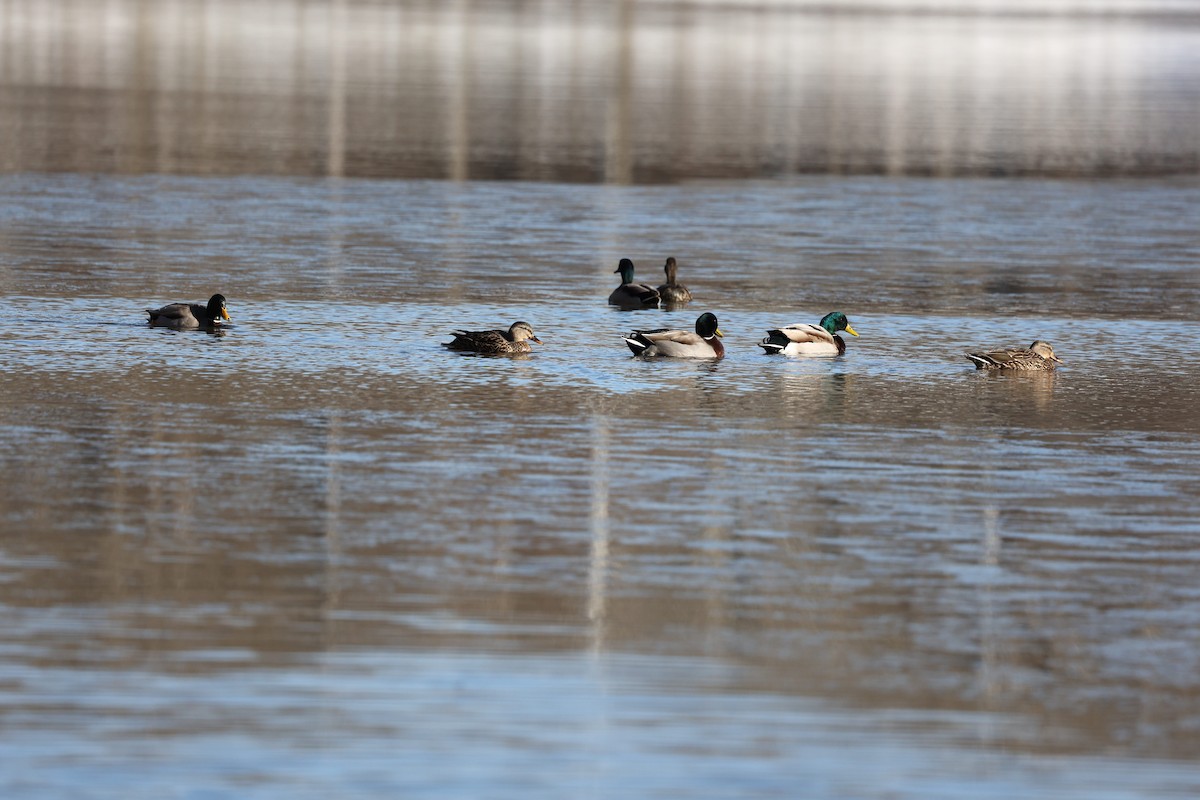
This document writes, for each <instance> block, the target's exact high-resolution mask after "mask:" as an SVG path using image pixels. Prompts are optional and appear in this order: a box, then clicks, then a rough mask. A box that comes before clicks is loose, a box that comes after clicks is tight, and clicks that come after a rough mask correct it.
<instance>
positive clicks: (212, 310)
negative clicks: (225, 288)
mask: <svg viewBox="0 0 1200 800" xmlns="http://www.w3.org/2000/svg"><path fill="white" fill-rule="evenodd" d="M207 310H208V318H209V319H211V320H218V319H224V320H228V319H229V310H228V309H226V308H225V295H223V294H214V295H213V296H212V297H210V298H208V309H207Z"/></svg>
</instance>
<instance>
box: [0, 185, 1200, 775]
mask: <svg viewBox="0 0 1200 800" xmlns="http://www.w3.org/2000/svg"><path fill="white" fill-rule="evenodd" d="M0 200H2V202H0V215H2V218H0V229H2V230H3V231H4V233H3V238H2V239H0V294H2V296H3V303H4V308H5V321H6V324H5V326H4V327H3V329H0V354H2V358H0V415H2V419H3V426H0V468H2V472H3V474H2V480H0V508H2V509H3V510H2V512H0V530H2V536H0V551H2V556H3V561H4V563H5V565H6V569H5V574H4V580H3V581H2V582H0V608H2V609H3V614H4V616H5V618H6V619H7V620H8V624H7V625H6V626H5V632H4V634H3V636H2V638H0V647H2V648H3V651H4V654H5V658H4V659H3V663H2V664H0V696H2V697H3V702H2V703H0V741H2V742H3V747H4V749H5V751H6V752H9V753H12V754H13V756H14V757H13V758H11V759H10V760H9V762H10V763H9V764H7V765H6V767H5V770H4V772H3V777H2V778H0V794H5V795H13V796H22V797H51V796H75V797H79V796H95V797H103V796H114V797H115V796H120V797H160V796H163V795H164V794H178V795H181V796H197V797H198V796H210V795H216V796H220V795H231V796H240V797H283V796H287V797H296V796H329V795H330V794H339V795H357V796H395V795H396V794H397V793H403V794H432V793H435V792H436V793H437V794H438V795H439V796H443V795H449V796H460V797H477V796H480V795H482V794H486V795H487V796H496V797H530V796H547V797H550V796H555V797H557V796H563V795H564V794H566V795H587V796H599V797H604V796H613V795H615V794H618V793H627V792H630V791H634V792H636V793H638V794H640V795H642V796H680V795H687V796H711V797H728V796H731V795H734V794H736V795H738V796H763V797H777V796H794V795H795V794H796V792H797V791H798V787H803V793H804V794H805V795H806V796H813V797H844V796H854V797H922V798H925V797H948V798H949V797H961V796H965V795H970V796H975V797H1012V796H1047V797H1049V796H1053V797H1081V798H1082V797H1087V798H1095V797H1114V798H1118V797H1119V798H1126V797H1147V796H1180V797H1189V796H1195V795H1196V794H1197V792H1200V769H1197V768H1196V766H1195V756H1196V754H1197V752H1200V683H1198V679H1197V675H1200V671H1198V670H1197V667H1198V666H1200V625H1198V624H1197V623H1198V621H1200V590H1197V588H1196V581H1195V576H1196V571H1197V568H1198V566H1200V549H1198V546H1197V542H1198V537H1200V525H1198V523H1197V522H1196V520H1197V518H1198V517H1200V482H1198V481H1197V477H1196V468H1195V465H1196V464H1197V463H1200V462H1198V460H1197V459H1198V456H1200V417H1198V416H1197V413H1196V403H1197V400H1198V399H1200V393H1198V387H1200V380H1198V378H1197V376H1196V373H1195V370H1194V369H1192V368H1191V366H1190V365H1191V364H1192V363H1194V362H1195V360H1196V358H1197V357H1198V356H1200V323H1198V322H1197V321H1196V320H1197V309H1198V308H1200V279H1198V278H1197V274H1196V271H1195V268H1194V265H1195V264H1196V263H1197V260H1198V257H1200V237H1198V236H1197V234H1196V231H1195V226H1194V225H1193V224H1192V223H1191V218H1190V216H1189V215H1188V210H1189V209H1194V208H1196V207H1197V203H1198V202H1200V183H1197V182H1196V181H1195V180H1177V181H1173V182H1163V181H1155V182H1150V181H1146V182H1132V181H1131V182H1106V183H1086V182H1061V183H1058V182H1018V181H971V180H920V179H896V180H889V179H878V178H856V179H846V178H839V179H817V178H814V179H806V180H803V181H798V182H786V183H776V182H772V183H719V184H704V183H699V184H687V185H683V186H678V187H651V188H645V187H643V188H629V187H612V186H566V185H558V184H529V183H504V184H480V183H464V184H446V183H437V182H420V181H417V182H372V181H352V180H293V179H271V178H239V179H203V178H168V177H140V178H119V177H89V176H72V175H62V176H45V175H43V176H36V175H18V176H7V177H4V178H0ZM668 254H670V255H675V256H676V257H677V258H679V261H680V280H681V281H683V282H685V283H687V284H688V285H689V286H691V288H692V290H693V292H694V293H695V295H696V298H697V299H696V301H695V302H693V303H692V305H691V306H689V307H687V308H685V309H680V310H673V311H667V312H663V311H639V312H621V311H617V310H616V309H613V308H610V307H608V306H606V305H605V303H604V298H605V297H606V296H607V293H608V292H609V291H610V290H611V288H612V287H613V286H614V285H615V283H616V280H615V278H616V276H615V275H613V274H612V271H613V269H614V268H615V266H616V261H617V259H618V258H619V257H621V256H629V257H631V258H633V259H634V260H635V262H636V263H637V264H638V270H639V272H638V276H639V277H640V278H641V279H643V280H647V281H650V282H655V283H656V282H658V279H659V277H660V275H661V264H662V260H663V258H665V256H666V255H668ZM213 291H221V292H223V293H225V294H226V295H227V296H228V298H229V304H230V311H231V314H232V316H233V324H232V325H231V326H229V328H228V329H227V330H225V331H223V332H222V334H221V335H212V334H206V333H175V332H171V331H164V330H159V329H150V328H148V327H146V326H145V324H144V322H143V318H144V316H143V314H142V313H141V309H143V308H145V307H148V306H155V305H158V304H161V303H164V302H167V301H173V300H184V299H187V300H193V301H196V300H202V299H204V298H206V297H207V296H208V295H209V294H211V293H212V292H213ZM835 308H836V309H840V310H843V311H845V312H846V313H847V314H848V315H849V317H850V319H851V321H852V323H853V325H854V327H855V328H856V330H858V332H859V333H860V334H861V335H860V336H859V337H858V338H850V337H847V338H850V341H849V344H848V351H847V354H846V356H844V357H842V358H816V359H788V358H780V357H769V356H766V355H764V354H762V353H761V351H759V349H758V348H757V347H756V345H755V342H756V341H757V340H758V339H759V338H760V337H761V336H762V335H763V332H764V330H765V329H766V328H767V327H769V326H773V325H779V324H787V323H791V322H799V321H816V320H817V319H818V318H819V317H820V316H821V315H822V314H823V313H825V312H827V311H830V310H833V309H835ZM703 310H712V311H714V312H715V313H717V314H718V316H719V317H720V319H721V327H722V330H723V331H724V332H725V334H726V337H725V344H726V347H727V350H728V352H729V355H728V357H727V358H726V359H724V360H723V361H721V362H717V363H713V362H707V361H674V362H672V361H660V362H645V361H640V360H637V359H633V358H631V357H630V355H629V353H628V351H627V350H626V349H625V348H624V345H623V344H622V342H621V340H620V335H621V334H622V333H624V332H626V331H627V330H629V329H630V328H633V327H658V326H661V325H666V324H669V325H679V326H684V327H686V326H690V325H691V323H692V322H693V321H694V319H695V317H696V316H697V315H698V314H699V313H700V312H701V311H703ZM518 318H522V319H527V320H529V321H530V322H531V323H532V324H533V326H534V328H535V330H536V331H537V333H538V335H539V337H540V338H542V339H543V340H544V342H545V344H544V345H543V346H541V347H537V348H536V352H534V353H533V354H532V355H530V356H528V357H524V358H481V357H475V356H470V355H460V354H455V353H450V352H447V351H445V350H444V349H443V348H442V347H441V345H440V343H441V342H443V341H447V340H448V339H449V336H448V335H447V332H448V331H449V330H451V329H453V328H456V327H462V326H466V327H488V326H498V325H507V324H508V323H510V322H512V321H513V320H515V319H518ZM1034 338H1044V339H1047V340H1049V341H1051V342H1052V343H1054V345H1055V347H1056V350H1057V351H1058V352H1059V354H1060V355H1061V356H1062V357H1063V358H1064V359H1066V360H1067V362H1068V363H1067V365H1066V366H1065V367H1064V368H1063V369H1061V370H1059V371H1058V372H1057V373H1048V374H1020V375H988V374H983V373H977V372H975V371H974V370H973V369H971V366H970V364H969V363H968V362H967V361H966V360H965V359H963V358H962V355H961V354H962V352H963V351H964V350H966V349H970V348H980V347H994V346H1024V345H1027V344H1028V343H1029V341H1031V340H1032V339H1034Z"/></svg>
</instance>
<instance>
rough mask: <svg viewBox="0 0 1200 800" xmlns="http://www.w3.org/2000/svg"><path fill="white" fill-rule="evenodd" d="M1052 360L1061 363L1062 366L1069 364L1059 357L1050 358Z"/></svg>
mask: <svg viewBox="0 0 1200 800" xmlns="http://www.w3.org/2000/svg"><path fill="white" fill-rule="evenodd" d="M1050 360H1051V361H1057V362H1058V363H1060V364H1065V363H1067V362H1065V361H1063V360H1062V359H1061V358H1059V357H1058V356H1050Z"/></svg>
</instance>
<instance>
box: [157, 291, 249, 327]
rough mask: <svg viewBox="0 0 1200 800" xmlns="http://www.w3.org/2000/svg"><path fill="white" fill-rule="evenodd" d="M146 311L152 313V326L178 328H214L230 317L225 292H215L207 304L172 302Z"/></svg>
mask: <svg viewBox="0 0 1200 800" xmlns="http://www.w3.org/2000/svg"><path fill="white" fill-rule="evenodd" d="M146 313H147V314H149V315H150V319H149V320H147V321H148V322H149V323H150V324H151V325H152V326H154V327H156V328H174V329H176V330H190V329H192V328H212V327H214V326H216V325H220V324H221V323H222V322H223V321H226V320H228V319H229V311H228V310H227V309H226V308H225V295H223V294H214V295H213V296H212V297H210V298H209V299H208V305H206V306H202V305H200V304H199V303H170V304H168V305H165V306H163V307H162V308H158V309H149V308H147V309H146Z"/></svg>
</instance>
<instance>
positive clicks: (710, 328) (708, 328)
mask: <svg viewBox="0 0 1200 800" xmlns="http://www.w3.org/2000/svg"><path fill="white" fill-rule="evenodd" d="M696 333H698V334H700V336H701V338H704V339H711V338H713V337H714V336H721V337H723V336H724V335H725V334H723V333H721V329H720V328H719V327H717V315H716V314H710V313H708V312H707V311H705V312H704V313H703V314H701V315H700V316H699V317H698V318H697V319H696Z"/></svg>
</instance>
